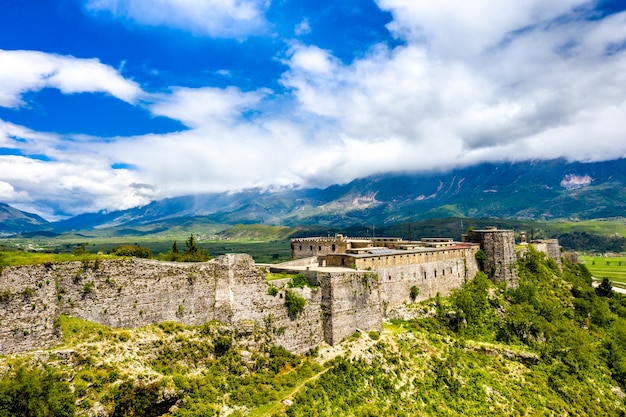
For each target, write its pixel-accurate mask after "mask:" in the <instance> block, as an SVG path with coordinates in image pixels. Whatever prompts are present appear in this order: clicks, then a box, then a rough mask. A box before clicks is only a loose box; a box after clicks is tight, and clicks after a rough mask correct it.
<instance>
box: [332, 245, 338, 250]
mask: <svg viewBox="0 0 626 417" xmlns="http://www.w3.org/2000/svg"><path fill="white" fill-rule="evenodd" d="M332 249H333V252H334V251H335V250H336V249H337V247H336V246H335V244H334V243H333V246H332Z"/></svg>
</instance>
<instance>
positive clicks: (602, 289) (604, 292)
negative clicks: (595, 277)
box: [596, 278, 613, 297]
mask: <svg viewBox="0 0 626 417" xmlns="http://www.w3.org/2000/svg"><path fill="white" fill-rule="evenodd" d="M596 294H597V295H599V296H600V297H612V296H613V286H612V285H611V281H609V279H608V278H603V279H602V282H601V283H600V285H598V287H597V288H596Z"/></svg>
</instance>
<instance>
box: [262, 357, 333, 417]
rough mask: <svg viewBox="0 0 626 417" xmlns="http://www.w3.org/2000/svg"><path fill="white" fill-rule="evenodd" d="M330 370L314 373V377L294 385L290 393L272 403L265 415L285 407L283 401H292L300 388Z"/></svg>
mask: <svg viewBox="0 0 626 417" xmlns="http://www.w3.org/2000/svg"><path fill="white" fill-rule="evenodd" d="M329 369H330V368H326V369H324V370H323V371H321V372H318V373H316V374H315V375H313V376H312V377H310V378H308V379H305V380H304V381H302V382H301V383H300V384H298V385H296V386H295V387H294V389H292V390H291V391H289V392H288V393H287V394H286V395H285V396H283V398H281V399H279V400H278V401H276V402H275V403H274V405H273V406H272V407H271V408H270V409H268V410H267V413H266V415H268V416H271V415H272V414H273V413H274V412H275V411H276V410H278V409H279V408H281V407H285V405H284V404H283V401H285V400H293V397H294V396H295V395H296V394H297V393H298V391H300V390H301V389H302V387H304V386H305V385H306V384H308V383H309V382H311V381H314V380H316V379H317V378H319V377H320V376H322V375H324V374H325V373H326V372H328V370H329Z"/></svg>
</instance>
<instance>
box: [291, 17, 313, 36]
mask: <svg viewBox="0 0 626 417" xmlns="http://www.w3.org/2000/svg"><path fill="white" fill-rule="evenodd" d="M294 33H295V34H296V36H300V35H306V34H307V33H311V25H310V24H309V20H308V19H303V20H302V21H301V22H300V23H298V24H297V25H296V28H295V30H294Z"/></svg>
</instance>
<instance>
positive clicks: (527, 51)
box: [281, 0, 626, 175]
mask: <svg viewBox="0 0 626 417" xmlns="http://www.w3.org/2000/svg"><path fill="white" fill-rule="evenodd" d="M379 5H380V6H381V7H382V8H385V9H387V10H389V11H391V13H392V15H393V18H394V20H393V21H392V22H391V23H390V24H389V28H390V29H391V30H392V31H393V33H395V34H396V36H398V37H400V38H402V39H403V40H405V44H403V45H401V46H397V47H395V48H393V49H389V48H388V47H386V46H382V45H377V46H375V47H373V48H372V49H371V51H370V52H369V54H368V55H367V56H365V57H363V58H360V59H356V60H354V61H353V62H352V63H350V64H346V65H344V64H342V63H340V62H339V61H337V60H336V59H334V58H333V56H332V55H331V54H330V52H328V51H322V50H319V49H318V48H316V47H315V46H306V45H296V46H295V47H292V49H291V54H290V56H289V57H288V59H287V60H286V61H285V62H286V63H287V64H288V65H289V71H287V72H286V73H285V74H283V77H282V79H281V80H282V82H283V84H284V85H285V86H286V87H288V88H290V89H291V90H292V91H293V95H294V97H295V98H296V100H297V102H298V105H299V109H300V111H303V112H307V113H309V114H312V115H314V116H319V117H321V118H323V119H324V120H330V121H331V122H332V123H333V124H334V125H335V126H336V128H337V130H336V132H337V133H338V134H339V136H340V138H341V139H338V141H337V147H339V148H343V150H344V151H345V152H344V153H343V154H342V156H341V158H340V159H339V160H337V161H336V165H337V166H338V167H343V168H344V169H346V170H350V169H351V170H352V172H354V173H355V174H356V173H360V174H364V175H367V174H370V173H373V172H382V171H387V170H422V169H432V168H441V167H447V168H451V167H455V166H463V165H468V164H473V163H477V162H483V161H494V160H523V159H527V158H556V157H566V158H568V159H570V160H583V161H589V160H603V159H612V158H618V157H622V156H624V155H626V141H624V139H623V138H624V137H625V135H626V107H625V106H626V104H625V101H624V97H626V49H625V48H623V45H624V42H626V13H619V14H614V15H611V16H609V17H606V18H602V19H595V18H594V19H592V18H590V16H591V13H592V11H591V8H590V7H591V6H592V5H593V4H591V3H585V2H583V1H555V2H549V3H546V2H541V1H529V2H514V3H510V2H507V3H502V2H497V1H495V0H494V1H491V0H485V1H476V2H463V1H449V2H437V1H421V2H414V1H409V0H404V1H403V0H380V1H379ZM587 6H589V7H587ZM340 143H341V146H340V145H339V144H340ZM370 152H372V155H375V157H368V155H370ZM359 161H362V162H363V163H365V162H366V161H367V166H368V168H367V169H364V168H361V165H360V164H359Z"/></svg>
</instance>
